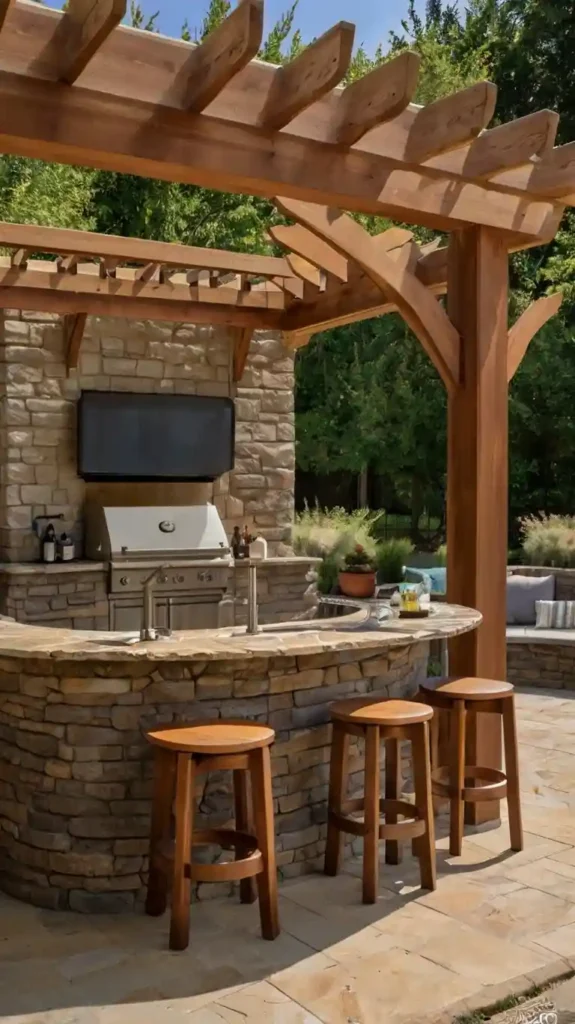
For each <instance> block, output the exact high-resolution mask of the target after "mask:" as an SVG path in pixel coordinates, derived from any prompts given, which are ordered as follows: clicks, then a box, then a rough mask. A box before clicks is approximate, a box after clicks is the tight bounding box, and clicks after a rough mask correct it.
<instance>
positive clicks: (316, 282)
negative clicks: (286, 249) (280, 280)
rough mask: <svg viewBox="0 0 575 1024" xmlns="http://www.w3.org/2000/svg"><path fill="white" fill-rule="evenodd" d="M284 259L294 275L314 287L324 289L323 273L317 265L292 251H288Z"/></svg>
mask: <svg viewBox="0 0 575 1024" xmlns="http://www.w3.org/2000/svg"><path fill="white" fill-rule="evenodd" d="M286 260H287V262H288V265H289V268H290V270H291V271H292V273H293V274H295V275H296V277H299V278H301V280H302V281H304V282H306V283H307V284H311V285H313V287H314V288H318V289H321V288H323V289H325V280H324V277H325V275H324V274H323V273H322V271H321V270H319V269H318V267H317V266H315V265H314V264H313V263H310V261H309V260H306V259H303V257H301V256H298V255H297V254H296V253H293V252H290V253H288V255H287V256H286Z"/></svg>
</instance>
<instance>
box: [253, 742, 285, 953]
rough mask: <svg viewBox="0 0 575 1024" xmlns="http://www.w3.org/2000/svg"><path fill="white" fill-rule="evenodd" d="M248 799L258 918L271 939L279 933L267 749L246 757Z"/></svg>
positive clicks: (269, 760) (264, 933)
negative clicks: (258, 858) (259, 862)
mask: <svg viewBox="0 0 575 1024" xmlns="http://www.w3.org/2000/svg"><path fill="white" fill-rule="evenodd" d="M250 771H251V778H252V798H253V802H254V817H255V823H256V835H257V839H258V847H259V849H260V850H261V853H262V857H263V862H264V869H263V871H261V872H260V873H259V875H256V880H257V886H258V894H259V898H260V919H261V925H262V935H263V937H264V939H275V938H277V936H278V935H279V933H280V926H279V911H278V879H277V868H276V848H275V835H274V804H273V797H272V773H271V758H270V748H269V747H262V748H261V749H260V750H254V751H253V752H252V754H251V755H250Z"/></svg>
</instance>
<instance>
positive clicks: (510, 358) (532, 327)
mask: <svg viewBox="0 0 575 1024" xmlns="http://www.w3.org/2000/svg"><path fill="white" fill-rule="evenodd" d="M562 301H563V296H562V295H561V292H554V293H553V295H544V296H543V298H542V299H537V301H536V302H532V303H531V305H530V306H528V307H527V309H526V310H525V311H524V312H523V313H522V314H521V316H520V317H519V319H518V320H517V321H516V322H515V323H514V324H513V327H512V328H511V329H510V331H509V334H508V342H507V380H508V381H510V380H511V379H512V377H513V376H514V375H515V373H516V372H517V370H518V369H519V367H520V365H521V362H522V359H523V356H524V355H525V353H526V352H527V349H528V347H529V342H530V341H531V339H532V338H533V337H534V335H535V334H537V331H539V330H541V328H542V327H543V325H544V324H546V323H547V321H548V320H550V319H551V317H552V316H555V314H556V313H557V311H558V309H559V307H560V305H561V303H562Z"/></svg>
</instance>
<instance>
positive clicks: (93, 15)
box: [55, 0, 127, 85]
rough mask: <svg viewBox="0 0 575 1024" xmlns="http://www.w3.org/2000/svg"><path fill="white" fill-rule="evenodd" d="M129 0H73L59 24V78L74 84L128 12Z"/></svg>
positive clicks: (70, 1) (70, 0)
mask: <svg viewBox="0 0 575 1024" xmlns="http://www.w3.org/2000/svg"><path fill="white" fill-rule="evenodd" d="M126 10H127V0H95V3H92V4H88V3H86V0H69V2H68V6H67V8H66V10H65V11H64V14H63V17H62V21H61V23H60V26H59V32H58V36H59V38H57V40H55V41H56V42H57V45H58V47H59V50H60V52H61V60H60V68H59V75H58V77H59V79H60V81H61V82H66V83H67V84H68V85H72V84H73V83H74V82H75V81H76V79H77V78H79V77H80V75H81V74H82V72H83V70H84V68H85V67H86V66H87V65H88V64H89V62H90V61H91V60H92V57H93V56H94V54H95V53H97V51H98V50H99V49H100V47H101V46H102V43H104V42H105V40H106V39H107V38H108V36H109V35H110V33H111V32H113V31H114V29H115V28H116V27H117V26H118V25H119V24H120V22H121V21H122V19H123V18H124V17H125V15H126Z"/></svg>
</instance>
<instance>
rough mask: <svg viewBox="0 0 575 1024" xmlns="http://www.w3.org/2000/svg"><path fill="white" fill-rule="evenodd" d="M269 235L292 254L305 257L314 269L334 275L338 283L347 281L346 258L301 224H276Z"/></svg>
mask: <svg viewBox="0 0 575 1024" xmlns="http://www.w3.org/2000/svg"><path fill="white" fill-rule="evenodd" d="M269 233H270V235H271V237H272V238H273V240H274V242H279V244H280V245H283V246H284V247H285V248H286V249H291V251H292V253H296V255H298V256H301V257H303V259H304V260H307V261H308V262H309V263H312V264H313V266H314V267H317V268H318V269H319V270H325V271H326V272H327V273H328V274H333V276H334V277H336V278H337V279H338V281H342V282H344V283H345V282H346V281H347V278H348V262H347V260H346V258H345V256H342V255H341V254H340V253H339V252H337V250H336V249H332V247H331V245H327V243H326V242H324V241H323V240H322V239H321V238H318V236H317V235H314V233H313V231H308V229H307V228H304V227H302V225H301V224H290V225H287V224H276V225H275V226H274V227H271V228H270V231H269Z"/></svg>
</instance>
